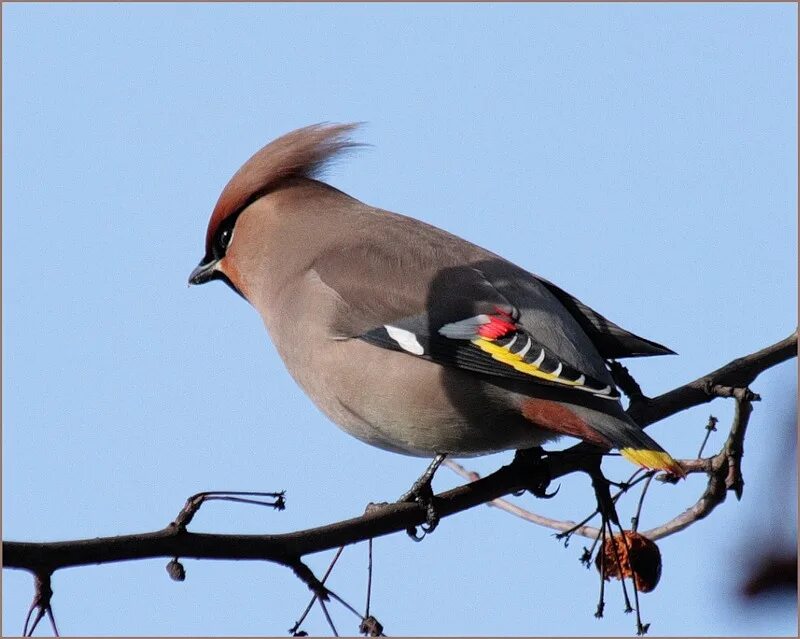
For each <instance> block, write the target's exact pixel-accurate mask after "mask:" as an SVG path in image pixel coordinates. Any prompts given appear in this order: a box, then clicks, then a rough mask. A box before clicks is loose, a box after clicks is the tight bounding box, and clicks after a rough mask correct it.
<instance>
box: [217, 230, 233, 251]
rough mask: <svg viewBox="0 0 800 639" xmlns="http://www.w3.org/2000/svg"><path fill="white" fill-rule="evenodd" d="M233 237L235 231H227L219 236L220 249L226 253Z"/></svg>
mask: <svg viewBox="0 0 800 639" xmlns="http://www.w3.org/2000/svg"><path fill="white" fill-rule="evenodd" d="M232 236H233V229H225V230H224V231H222V233H220V234H219V240H218V242H219V247H220V248H221V249H222V250H223V251H224V250H225V249H226V248H228V244H230V243H231V237H232Z"/></svg>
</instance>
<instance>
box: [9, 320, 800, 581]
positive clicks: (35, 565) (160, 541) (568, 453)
mask: <svg viewBox="0 0 800 639" xmlns="http://www.w3.org/2000/svg"><path fill="white" fill-rule="evenodd" d="M796 355H797V334H796V333H794V334H792V335H791V336H789V337H787V338H786V339H784V340H782V341H780V342H778V343H776V344H774V345H772V346H769V347H767V348H765V349H763V350H760V351H758V352H756V353H752V354H750V355H747V356H745V357H741V358H739V359H736V360H734V361H732V362H730V363H729V364H727V365H725V366H723V367H722V368H719V369H717V370H715V371H712V372H711V373H708V374H707V375H704V376H703V377H700V378H698V379H697V380H695V381H693V382H690V383H688V384H685V385H683V386H680V387H678V388H676V389H674V390H672V391H669V392H668V393H665V394H663V395H660V396H658V397H656V398H653V399H648V398H645V397H644V396H642V398H637V401H632V405H631V408H630V409H629V413H630V414H631V416H632V417H633V418H634V419H635V420H636V421H637V422H638V423H639V424H641V425H642V426H646V425H649V424H652V423H654V422H656V421H659V420H661V419H664V418H666V417H669V416H671V415H674V414H675V413H677V412H680V411H682V410H685V409H687V408H690V407H692V406H697V405H699V404H703V403H706V402H709V401H711V400H712V399H714V398H715V397H716V396H718V394H717V393H715V392H714V389H715V388H716V387H730V388H732V389H737V388H746V387H747V385H749V384H750V383H751V382H752V381H753V380H754V379H755V378H756V377H757V376H758V375H759V374H760V373H762V372H763V371H765V370H767V369H768V368H770V367H772V366H775V365H776V364H779V363H781V362H784V361H786V360H788V359H790V358H792V357H794V356H796ZM745 405H746V406H747V407H748V409H749V400H747V399H745V398H737V406H738V407H739V409H740V411H739V413H740V420H741V425H740V431H739V432H740V435H737V438H738V439H736V440H735V441H733V442H732V443H731V451H729V453H731V454H733V453H735V452H736V450H738V451H739V455H740V451H741V443H742V441H743V439H744V429H745V426H746V417H744V418H742V417H741V415H742V409H743V407H744V406H745ZM748 415H749V412H748ZM733 435H734V434H733V431H732V433H731V437H733ZM729 441H730V438H729ZM737 446H738V449H737V448H736V447H737ZM603 452H604V451H602V450H600V449H598V448H596V447H593V446H590V445H587V444H578V445H576V446H573V447H571V448H569V449H567V450H565V451H561V452H554V453H548V454H547V456H546V457H545V458H544V459H543V460H542V461H541V462H540V464H543V467H541V466H540V467H539V468H538V470H540V471H541V470H543V469H544V470H545V472H546V474H547V477H548V478H549V479H551V480H552V479H556V478H558V477H561V476H563V475H566V474H569V473H573V472H578V471H583V472H588V471H589V470H591V469H592V468H593V467H595V466H596V463H597V455H598V454H602V453H603ZM717 457H718V456H715V457H713V458H711V462H710V464H711V466H710V470H711V471H712V474H713V476H714V477H717V474H716V473H717V471H719V472H720V473H721V472H722V471H721V468H722V465H721V461H716V462H715V461H714V460H716V459H717ZM702 461H703V462H704V464H701V465H700V466H698V465H697V464H696V463H693V462H687V464H686V469H687V471H688V472H697V471H698V470H702V471H703V472H708V470H709V467H708V465H707V463H705V462H707V461H708V460H702ZM737 463H738V462H737ZM715 464H718V466H719V467H715ZM735 466H736V464H734V465H733V466H728V467H726V475H725V477H724V478H723V479H722V480H715V481H718V482H719V481H721V483H720V484H714V486H713V487H712V486H711V481H710V482H709V488H708V489H707V491H706V493H708V492H709V491H711V492H712V493H713V494H710V495H708V496H706V497H705V499H706V501H705V502H704V504H703V505H699V506H698V505H695V507H693V508H695V514H694V516H695V517H698V516H705V515H706V514H708V512H710V510H711V509H713V505H712V504H713V500H714V499H717V498H718V491H720V490H721V491H723V493H724V492H725V491H726V490H727V489H728V488H730V487H731V486H736V485H738V484H737V481H738V480H737V477H739V478H740V475H737V474H736V472H735V470H733V471H732V470H731V469H732V468H734V467H735ZM531 473H532V470H531V467H530V463H529V462H523V461H521V459H520V458H519V456H518V457H517V458H515V460H514V461H513V462H512V463H511V464H509V465H506V466H503V467H502V468H500V469H499V470H498V471H496V472H494V473H492V474H491V475H488V476H487V477H484V478H482V479H479V480H477V481H473V482H471V483H469V484H467V485H465V486H461V487H459V488H455V489H453V490H450V491H447V492H444V493H441V494H439V495H437V496H436V504H437V510H438V513H439V515H440V516H441V517H447V516H450V515H453V514H455V513H458V512H461V511H463V510H467V509H469V508H472V507H474V506H477V505H479V504H483V503H486V502H490V501H492V500H494V499H497V498H499V497H502V496H504V495H507V494H510V493H513V492H518V491H520V490H523V489H526V488H529V487H530V478H531V476H532V474H531ZM731 473H732V474H731ZM720 486H721V487H720ZM704 495H705V494H704ZM722 498H723V499H724V495H723V497H722ZM709 506H710V508H709ZM192 508H193V506H192ZM704 509H705V510H704ZM690 510H692V509H690ZM190 511H191V513H187V512H186V511H185V510H184V511H182V513H183V514H182V515H181V516H180V517H178V518H177V519H176V522H173V523H172V524H170V525H168V526H167V527H165V528H163V529H161V530H157V531H154V532H145V533H139V534H133V535H122V536H118V537H104V538H95V539H82V540H75V541H61V542H48V543H35V542H15V541H4V542H3V560H4V567H5V568H17V569H23V570H28V571H31V572H33V573H35V574H37V575H49V574H52V572H53V571H55V570H58V569H61V568H66V567H70V566H81V565H89V564H105V563H111V562H118V561H130V560H136V559H146V558H153V557H170V558H175V557H190V558H195V559H232V560H261V561H271V562H275V563H278V564H281V565H284V566H286V567H289V568H291V569H293V570H295V571H298V569H300V568H299V567H300V566H302V563H301V561H300V558H301V557H303V556H304V555H307V554H310V553H315V552H320V551H323V550H329V549H333V548H337V547H339V546H343V545H347V544H353V543H357V542H360V541H364V540H367V539H372V538H374V537H379V536H382V535H388V534H391V533H395V532H399V531H403V530H406V529H407V528H409V527H411V526H418V525H420V524H422V523H424V522H425V517H426V515H425V512H424V511H423V510H422V509H420V508H419V507H418V506H417V505H416V504H410V503H396V504H388V505H384V506H380V507H376V508H371V509H369V511H368V512H367V513H365V514H364V515H362V516H360V517H355V518H352V519H348V520H345V521H341V522H337V523H333V524H330V525H326V526H320V527H317V528H310V529H307V530H300V531H296V532H291V533H285V534H279V535H223V534H205V533H192V532H189V531H187V530H186V528H185V524H187V523H188V520H189V519H191V514H193V513H194V511H193V510H191V508H190ZM688 512H689V511H687V513H688ZM187 515H188V516H187ZM687 516H688V515H687V514H686V513H684V514H683V515H681V516H679V517H678V518H676V519H675V520H673V521H672V522H669V523H668V524H665V526H671V530H672V531H673V532H674V531H677V530H679V529H680V527H681V526H682V525H683V522H684V521H685V518H686V517H687ZM682 518H683V519H682ZM645 534H646V535H648V536H652V535H656V534H660V533H659V529H654V530H653V531H648V532H647V533H645ZM661 536H663V534H662V535H661ZM306 577H308V575H306ZM304 580H305V581H306V583H307V584H308V585H309V586H310V587H312V589H313V588H316V587H317V584H319V582H318V581H316V578H314V579H311V578H310V577H308V578H304ZM322 588H324V586H322ZM321 594H322V593H321Z"/></svg>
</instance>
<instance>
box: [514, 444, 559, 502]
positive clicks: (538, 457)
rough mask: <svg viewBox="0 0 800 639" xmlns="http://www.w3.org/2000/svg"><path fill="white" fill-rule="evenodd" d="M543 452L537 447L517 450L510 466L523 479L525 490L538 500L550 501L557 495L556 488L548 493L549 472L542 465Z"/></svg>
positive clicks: (543, 464)
mask: <svg viewBox="0 0 800 639" xmlns="http://www.w3.org/2000/svg"><path fill="white" fill-rule="evenodd" d="M544 456H545V451H544V449H543V448H541V447H539V446H537V447H535V448H525V449H522V450H518V451H517V452H516V454H515V455H514V461H513V462H512V464H513V465H514V466H516V467H517V471H518V472H519V473H520V476H521V477H523V478H524V484H525V490H527V491H528V492H529V493H531V494H532V495H534V496H536V497H539V498H540V499H552V498H553V497H555V496H556V494H557V493H558V490H559V489H558V488H556V489H555V490H554V491H553V492H551V493H548V492H547V487H548V486H549V485H550V472H549V471H548V469H547V464H545V463H544Z"/></svg>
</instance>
